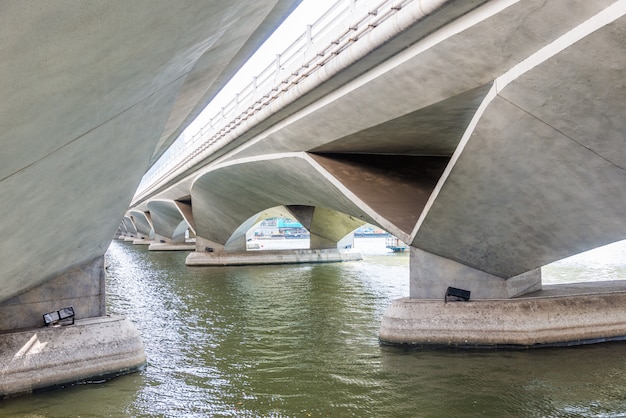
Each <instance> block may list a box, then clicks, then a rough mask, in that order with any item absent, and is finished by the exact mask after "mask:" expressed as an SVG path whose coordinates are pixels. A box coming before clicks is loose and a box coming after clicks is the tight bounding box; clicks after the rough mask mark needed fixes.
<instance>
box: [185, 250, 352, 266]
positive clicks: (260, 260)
mask: <svg viewBox="0 0 626 418" xmlns="http://www.w3.org/2000/svg"><path fill="white" fill-rule="evenodd" d="M361 259H362V257H361V254H360V253H358V252H353V251H340V250H338V249H323V250H266V251H247V252H240V253H226V252H222V253H208V252H199V251H195V252H193V253H190V254H189V255H188V256H187V259H186V260H185V264H186V265H188V266H249V265H257V264H259V265H260V264H299V263H336V262H343V261H358V260H361Z"/></svg>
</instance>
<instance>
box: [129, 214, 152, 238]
mask: <svg viewBox="0 0 626 418" xmlns="http://www.w3.org/2000/svg"><path fill="white" fill-rule="evenodd" d="M127 217H128V218H130V220H131V221H132V222H133V225H135V229H136V230H137V237H138V238H141V239H144V240H145V239H149V238H150V237H153V236H154V228H153V227H152V219H151V218H150V213H146V212H142V211H139V210H133V211H129V212H128V213H127V215H126V216H125V217H124V219H126V218H127Z"/></svg>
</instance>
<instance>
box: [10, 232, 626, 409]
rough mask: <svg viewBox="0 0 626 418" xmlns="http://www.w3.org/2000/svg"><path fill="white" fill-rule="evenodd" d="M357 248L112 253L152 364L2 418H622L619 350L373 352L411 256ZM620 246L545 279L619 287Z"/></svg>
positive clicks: (558, 268) (120, 303)
mask: <svg viewBox="0 0 626 418" xmlns="http://www.w3.org/2000/svg"><path fill="white" fill-rule="evenodd" d="M364 242H365V241H364ZM363 245H364V246H365V249H364V252H365V253H366V256H365V259H364V260H363V261H361V262H353V263H339V264H320V265H299V266H255V267H220V268H204V267H203V268H197V267H196V268H190V267H186V266H185V265H184V260H185V257H186V255H187V253H154V252H148V251H147V249H146V247H144V246H133V245H131V244H129V243H123V242H117V241H116V242H113V243H112V245H111V248H110V249H109V252H108V254H107V261H108V265H109V268H108V276H109V278H108V282H107V286H108V294H109V297H108V305H109V311H110V312H111V313H115V314H123V315H125V316H127V317H128V318H130V319H131V320H132V321H133V322H134V323H135V324H136V325H137V327H138V328H139V329H140V331H141V333H142V336H143V339H144V343H145V346H146V354H147V356H148V366H147V368H146V369H145V370H144V371H142V372H140V373H136V374H133V375H129V376H124V377H121V378H117V379H114V380H112V381H109V382H106V383H103V384H98V385H86V386H77V387H73V388H71V389H65V390H57V391H52V392H47V393H42V394H36V395H28V396H24V397H20V398H16V399H9V400H5V401H2V402H0V416H23V417H67V416H81V417H101V416H107V417H130V416H137V417H144V416H145V417H148V416H149V417H152V416H157V417H178V416H182V417H206V416H232V417H261V416H269V417H309V416H310V417H459V416H469V417H482V416H493V417H543V416H558V417H614V416H626V344H625V343H611V344H600V345H593V346H586V347H575V348H560V349H538V350H524V351H464V350H420V351H407V350H402V349H398V348H393V347H383V346H380V345H379V344H378V340H377V334H378V327H379V323H380V318H381V316H382V313H383V311H384V310H385V308H386V307H387V306H388V305H389V304H390V303H391V301H392V300H393V299H396V298H398V297H403V296H406V295H408V274H409V271H408V254H378V253H377V251H375V250H371V251H370V249H369V248H368V247H367V245H368V244H367V243H366V244H363ZM356 246H357V248H358V247H359V245H358V243H357V245H356ZM625 248H626V246H624V245H622V247H617V248H616V249H614V250H606V251H605V252H604V253H598V254H596V255H593V254H592V255H589V256H588V257H589V258H588V259H586V260H585V259H584V258H583V259H582V261H581V260H580V259H579V260H578V261H571V260H565V261H563V262H561V263H557V264H556V265H552V266H550V267H548V268H546V269H545V272H544V275H545V276H546V281H547V282H560V281H565V280H572V277H578V278H580V280H589V279H606V278H626V262H623V261H622V260H626V258H624V257H623V256H624V254H626V251H625ZM607 254H608V255H607Z"/></svg>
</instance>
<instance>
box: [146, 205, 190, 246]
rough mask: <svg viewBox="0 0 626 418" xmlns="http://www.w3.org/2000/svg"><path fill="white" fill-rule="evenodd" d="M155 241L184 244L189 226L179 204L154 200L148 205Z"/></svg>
mask: <svg viewBox="0 0 626 418" xmlns="http://www.w3.org/2000/svg"><path fill="white" fill-rule="evenodd" d="M148 209H149V210H150V219H151V220H152V226H153V229H154V234H155V236H154V239H155V241H157V242H158V241H160V240H164V241H167V242H184V241H185V231H187V229H188V227H189V224H188V223H187V221H186V220H185V218H184V217H183V214H182V212H181V211H180V209H179V207H178V205H177V202H174V201H172V200H152V201H150V203H148Z"/></svg>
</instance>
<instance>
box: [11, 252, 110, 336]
mask: <svg viewBox="0 0 626 418" xmlns="http://www.w3.org/2000/svg"><path fill="white" fill-rule="evenodd" d="M66 306H73V307H74V312H75V313H76V318H77V319H82V318H90V317H94V316H102V315H104V314H105V313H106V305H105V271H104V257H102V256H100V257H97V258H95V259H94V260H91V261H88V262H85V263H83V264H81V265H79V266H75V267H73V268H70V269H68V270H66V271H65V272H64V273H63V274H61V275H58V276H57V277H55V278H53V279H51V280H48V281H47V282H45V283H43V284H42V285H39V286H37V287H35V288H32V289H29V290H28V291H26V292H23V293H21V294H19V295H16V296H13V297H12V298H10V299H7V300H5V301H3V302H1V303H0V318H2V320H0V332H1V331H7V330H12V329H19V328H26V327H39V326H42V325H43V314H45V313H48V312H52V311H56V310H58V309H61V308H64V307H66Z"/></svg>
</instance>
